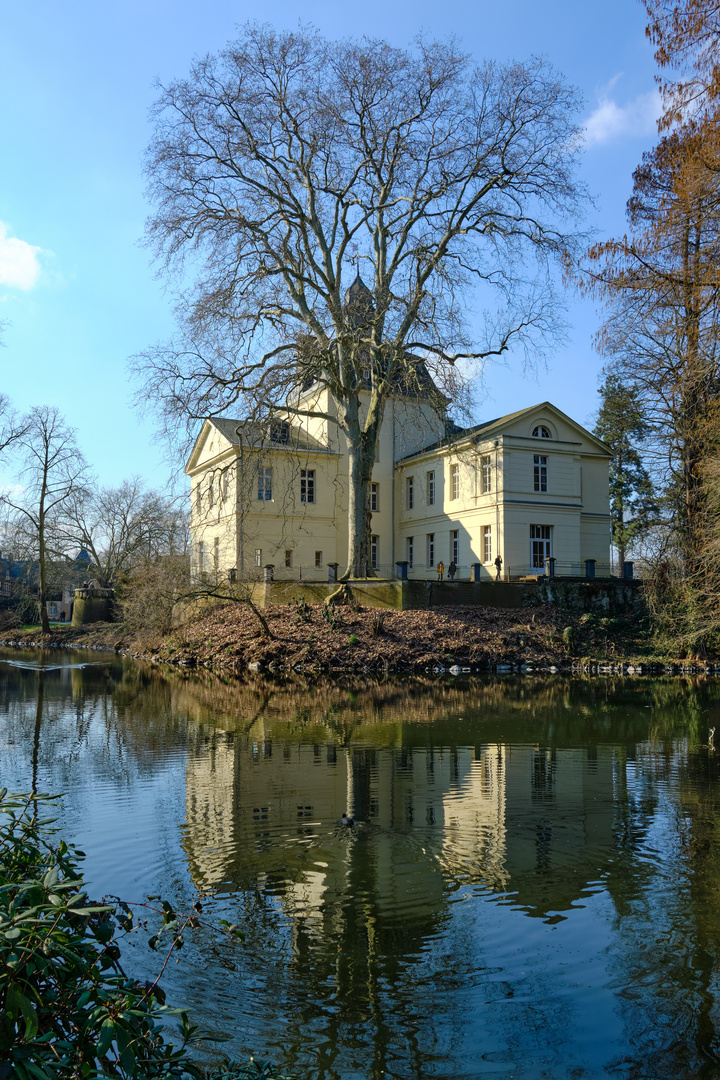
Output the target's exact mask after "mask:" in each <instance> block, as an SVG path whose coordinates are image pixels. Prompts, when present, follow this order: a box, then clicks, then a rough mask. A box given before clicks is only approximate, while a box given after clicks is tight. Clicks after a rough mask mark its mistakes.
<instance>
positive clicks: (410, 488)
mask: <svg viewBox="0 0 720 1080" xmlns="http://www.w3.org/2000/svg"><path fill="white" fill-rule="evenodd" d="M414 485H415V477H414V476H408V478H407V480H406V481H405V494H406V501H407V508H408V510H412V508H413V506H414V505H415V487H414Z"/></svg>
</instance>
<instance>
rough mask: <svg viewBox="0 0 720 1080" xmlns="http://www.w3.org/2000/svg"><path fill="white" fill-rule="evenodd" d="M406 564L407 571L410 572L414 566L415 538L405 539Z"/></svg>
mask: <svg viewBox="0 0 720 1080" xmlns="http://www.w3.org/2000/svg"><path fill="white" fill-rule="evenodd" d="M407 564H408V569H409V570H412V568H413V566H414V565H415V537H414V536H408V538H407Z"/></svg>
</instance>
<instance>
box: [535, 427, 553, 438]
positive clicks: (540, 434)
mask: <svg viewBox="0 0 720 1080" xmlns="http://www.w3.org/2000/svg"><path fill="white" fill-rule="evenodd" d="M533 439H552V435H551V433H550V428H549V427H546V426H545V424H538V425H537V427H534V428H533Z"/></svg>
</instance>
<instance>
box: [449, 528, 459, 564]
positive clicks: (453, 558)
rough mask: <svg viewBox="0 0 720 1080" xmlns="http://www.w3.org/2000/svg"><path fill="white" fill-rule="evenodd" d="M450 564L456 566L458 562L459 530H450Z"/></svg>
mask: <svg viewBox="0 0 720 1080" xmlns="http://www.w3.org/2000/svg"><path fill="white" fill-rule="evenodd" d="M450 562H454V563H455V565H456V566H457V565H458V563H459V562H460V530H459V529H451V530H450Z"/></svg>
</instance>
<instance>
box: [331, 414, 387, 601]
mask: <svg viewBox="0 0 720 1080" xmlns="http://www.w3.org/2000/svg"><path fill="white" fill-rule="evenodd" d="M369 415H370V416H371V417H372V419H368V420H366V422H365V426H364V428H361V426H360V418H359V405H358V402H357V400H355V401H353V402H350V403H348V408H347V409H346V413H345V423H346V427H345V433H346V437H347V441H348V457H349V477H348V478H349V483H350V489H349V491H348V560H347V570H346V571H345V573H344V574H343V576H342V579H341V580H343V581H347V580H348V578H362V577H373V576H374V574H373V568H372V564H371V560H370V520H371V519H370V481H371V478H372V471H373V465H374V464H375V451H376V448H377V436H378V430H379V427H380V419H381V416H380V413H379V410H378V408H377V404H376V402H373V401H371V403H370V408H369Z"/></svg>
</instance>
